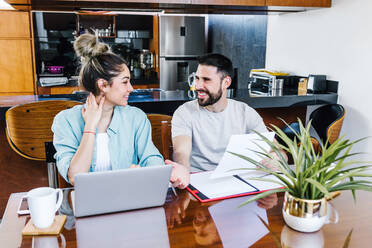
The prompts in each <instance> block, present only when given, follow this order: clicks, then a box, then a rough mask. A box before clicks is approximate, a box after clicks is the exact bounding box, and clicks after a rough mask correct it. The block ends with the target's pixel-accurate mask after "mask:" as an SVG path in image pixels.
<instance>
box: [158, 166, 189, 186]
mask: <svg viewBox="0 0 372 248" xmlns="http://www.w3.org/2000/svg"><path fill="white" fill-rule="evenodd" d="M164 162H165V164H169V165H172V167H173V170H172V174H171V177H170V181H171V183H172V184H173V186H174V187H178V188H180V189H184V188H186V187H187V186H188V185H189V183H190V171H189V170H188V169H187V168H186V167H185V166H183V165H181V164H178V163H176V162H173V161H171V160H168V159H167V160H165V161H164Z"/></svg>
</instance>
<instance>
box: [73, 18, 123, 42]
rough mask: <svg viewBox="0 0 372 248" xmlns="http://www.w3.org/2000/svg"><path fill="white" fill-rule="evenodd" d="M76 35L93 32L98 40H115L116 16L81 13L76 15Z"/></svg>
mask: <svg viewBox="0 0 372 248" xmlns="http://www.w3.org/2000/svg"><path fill="white" fill-rule="evenodd" d="M76 30H77V34H78V35H81V34H83V33H84V32H86V30H88V32H90V31H91V30H95V31H97V32H98V37H100V38H116V14H109V13H107V12H82V13H78V14H77V20H76Z"/></svg>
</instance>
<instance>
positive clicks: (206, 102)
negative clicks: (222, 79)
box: [197, 87, 222, 107]
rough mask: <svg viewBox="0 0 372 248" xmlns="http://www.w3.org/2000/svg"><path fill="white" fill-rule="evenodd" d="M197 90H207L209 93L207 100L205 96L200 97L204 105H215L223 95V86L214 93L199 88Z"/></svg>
mask: <svg viewBox="0 0 372 248" xmlns="http://www.w3.org/2000/svg"><path fill="white" fill-rule="evenodd" d="M197 92H205V93H206V94H207V95H208V98H207V99H206V100H205V98H204V99H200V98H198V103H199V105H200V106H202V107H206V106H209V105H213V104H215V103H216V102H218V101H219V100H220V99H221V97H222V87H221V88H220V89H219V90H218V92H217V93H216V94H212V93H210V92H209V91H204V90H198V91H197Z"/></svg>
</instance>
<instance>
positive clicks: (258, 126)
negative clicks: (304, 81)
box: [166, 54, 267, 188]
mask: <svg viewBox="0 0 372 248" xmlns="http://www.w3.org/2000/svg"><path fill="white" fill-rule="evenodd" d="M232 72H233V67H232V63H231V60H230V59H228V58H227V57H225V56H223V55H221V54H208V55H205V56H202V57H200V58H199V66H198V69H197V71H196V75H195V80H196V85H195V86H196V91H197V99H196V100H193V101H189V102H186V103H184V104H183V105H181V106H180V107H179V108H178V109H177V110H176V112H175V113H174V115H173V119H172V142H173V159H174V161H175V162H172V161H169V160H167V161H166V163H167V164H172V165H173V166H174V167H175V168H176V169H175V173H174V174H173V177H172V178H171V179H172V182H173V185H174V186H175V187H179V188H185V187H186V186H187V185H188V184H189V180H190V176H189V172H190V171H191V172H197V171H205V170H214V169H215V168H216V166H217V165H218V163H219V161H220V159H221V158H222V156H223V154H224V152H225V149H226V147H227V144H228V142H229V139H230V136H231V135H233V134H246V133H251V132H252V130H255V131H257V132H266V131H267V129H266V127H265V124H264V122H263V120H262V118H261V117H260V115H259V114H258V113H257V112H256V111H255V110H254V109H253V108H251V107H249V106H248V105H247V104H245V103H243V102H239V101H235V100H232V99H227V96H226V93H227V88H228V87H229V86H230V84H231V81H232ZM180 164H181V165H183V166H184V167H183V168H182V166H179V165H180Z"/></svg>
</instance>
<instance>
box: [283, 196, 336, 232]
mask: <svg viewBox="0 0 372 248" xmlns="http://www.w3.org/2000/svg"><path fill="white" fill-rule="evenodd" d="M282 213H283V218H284V221H285V223H286V224H287V225H288V226H289V227H291V228H293V229H295V230H297V231H300V232H316V231H318V230H320V228H322V226H323V225H324V224H328V223H337V222H338V213H337V211H336V210H335V209H334V208H333V207H332V205H331V204H330V203H328V202H327V200H326V199H325V198H322V199H319V200H306V199H299V198H296V197H293V196H292V195H290V194H289V193H288V192H286V193H285V195H284V203H283V209H282Z"/></svg>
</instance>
